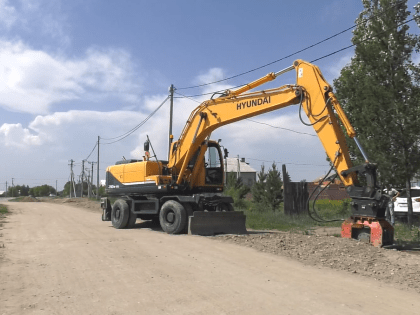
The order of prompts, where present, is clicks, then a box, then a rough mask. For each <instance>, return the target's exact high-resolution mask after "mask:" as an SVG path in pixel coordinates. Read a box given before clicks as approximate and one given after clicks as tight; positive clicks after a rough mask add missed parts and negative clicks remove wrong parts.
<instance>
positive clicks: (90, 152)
mask: <svg viewBox="0 0 420 315" xmlns="http://www.w3.org/2000/svg"><path fill="white" fill-rule="evenodd" d="M97 145H98V142H96V143H95V146H94V147H93V149H92V151H91V152H90V153H89V155H88V156H87V158H86V159H85V160H87V159H89V157H90V156H91V155H92V153H93V150H95V148H96V146H97Z"/></svg>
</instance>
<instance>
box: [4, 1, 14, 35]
mask: <svg viewBox="0 0 420 315" xmlns="http://www.w3.org/2000/svg"><path fill="white" fill-rule="evenodd" d="M16 21H17V13H16V9H15V7H13V6H11V5H10V4H9V1H8V0H0V26H1V25H3V26H4V27H5V28H6V29H10V28H11V27H12V26H13V25H14V24H15V23H16Z"/></svg>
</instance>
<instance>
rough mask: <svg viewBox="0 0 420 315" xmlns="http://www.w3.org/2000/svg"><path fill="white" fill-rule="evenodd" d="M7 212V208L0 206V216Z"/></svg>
mask: <svg viewBox="0 0 420 315" xmlns="http://www.w3.org/2000/svg"><path fill="white" fill-rule="evenodd" d="M8 212H9V211H7V206H5V205H0V214H6V213H8Z"/></svg>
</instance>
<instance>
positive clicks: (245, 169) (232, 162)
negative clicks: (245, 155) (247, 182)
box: [226, 158, 257, 173]
mask: <svg viewBox="0 0 420 315" xmlns="http://www.w3.org/2000/svg"><path fill="white" fill-rule="evenodd" d="M226 160H227V167H226V171H227V172H237V171H238V159H237V158H227V159H226ZM239 169H240V171H241V173H256V172H257V171H256V170H254V169H253V168H252V167H251V166H249V164H248V163H246V162H242V161H241V160H239Z"/></svg>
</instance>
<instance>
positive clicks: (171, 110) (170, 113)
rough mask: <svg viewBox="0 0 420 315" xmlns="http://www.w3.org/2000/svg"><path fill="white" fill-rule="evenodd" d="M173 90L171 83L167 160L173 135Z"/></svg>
mask: <svg viewBox="0 0 420 315" xmlns="http://www.w3.org/2000/svg"><path fill="white" fill-rule="evenodd" d="M174 91H175V87H174V85H173V84H171V86H170V87H169V93H170V94H171V106H170V109H169V148H168V161H169V158H170V155H171V144H172V139H173V138H174V136H173V135H172V120H173V111H174Z"/></svg>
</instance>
